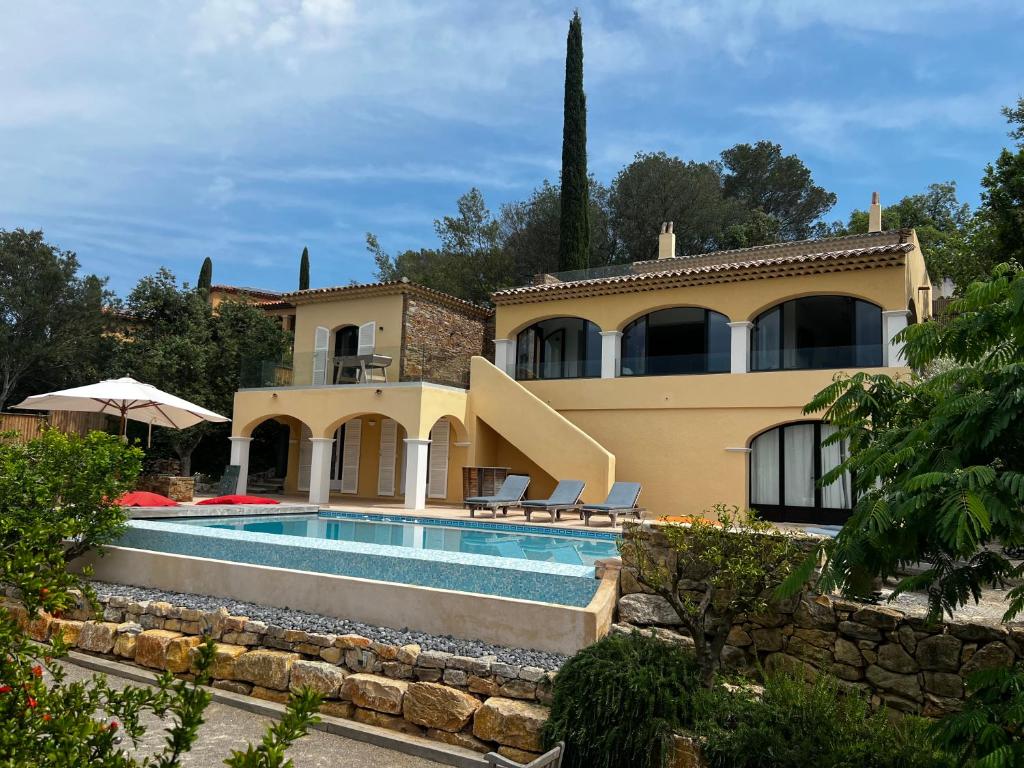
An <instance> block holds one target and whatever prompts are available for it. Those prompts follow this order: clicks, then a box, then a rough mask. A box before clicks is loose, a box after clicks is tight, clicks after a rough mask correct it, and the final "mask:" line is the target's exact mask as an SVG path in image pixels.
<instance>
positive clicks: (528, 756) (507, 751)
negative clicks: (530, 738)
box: [498, 745, 540, 765]
mask: <svg viewBox="0 0 1024 768" xmlns="http://www.w3.org/2000/svg"><path fill="white" fill-rule="evenodd" d="M498 754H499V755H501V756H502V757H507V758H508V759H509V760H513V761H515V762H517V763H521V764H522V765H529V764H530V763H532V762H533V761H534V760H536V759H537V758H538V757H540V753H539V752H530V751H529V750H527V749H516V748H515V747H506V746H504V745H502V746H500V747H498Z"/></svg>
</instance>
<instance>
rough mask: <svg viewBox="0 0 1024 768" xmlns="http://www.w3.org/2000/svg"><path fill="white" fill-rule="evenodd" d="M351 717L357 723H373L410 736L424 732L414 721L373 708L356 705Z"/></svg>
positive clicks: (421, 734) (423, 733) (420, 734)
mask: <svg viewBox="0 0 1024 768" xmlns="http://www.w3.org/2000/svg"><path fill="white" fill-rule="evenodd" d="M352 719H353V720H355V721H356V722H357V723H365V724H366V725H375V726H377V727H378V728H387V729H388V730H391V731H398V732H399V733H407V734H409V735H410V736H424V735H425V734H426V731H424V730H423V729H422V728H421V727H420V726H418V725H416V724H415V723H410V722H409V721H408V720H406V719H405V718H403V717H401V716H397V715H389V714H386V713H384V712H378V711H376V710H373V709H362V708H360V707H356V708H355V711H354V712H353V713H352Z"/></svg>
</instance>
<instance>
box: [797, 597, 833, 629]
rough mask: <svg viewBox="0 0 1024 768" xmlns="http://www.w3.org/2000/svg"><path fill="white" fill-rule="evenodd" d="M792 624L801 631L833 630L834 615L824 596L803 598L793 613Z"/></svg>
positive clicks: (829, 602)
mask: <svg viewBox="0 0 1024 768" xmlns="http://www.w3.org/2000/svg"><path fill="white" fill-rule="evenodd" d="M793 623H794V624H795V625H796V626H798V627H801V628H803V629H834V628H835V626H836V614H835V611H834V610H833V609H832V603H831V601H830V600H829V599H828V598H827V597H824V596H821V595H819V596H817V597H813V598H812V597H810V596H808V597H805V598H803V599H802V600H801V601H800V604H799V605H798V606H797V608H796V611H795V612H794V613H793Z"/></svg>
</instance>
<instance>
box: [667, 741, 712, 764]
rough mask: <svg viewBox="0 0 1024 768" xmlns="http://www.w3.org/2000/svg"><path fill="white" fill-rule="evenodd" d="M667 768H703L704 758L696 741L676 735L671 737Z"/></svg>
mask: <svg viewBox="0 0 1024 768" xmlns="http://www.w3.org/2000/svg"><path fill="white" fill-rule="evenodd" d="M668 768H705V763H704V758H703V756H702V755H701V751H700V744H698V742H697V740H696V739H692V738H690V737H689V736H681V735H678V734H677V735H675V736H673V737H672V754H671V755H669V758H668Z"/></svg>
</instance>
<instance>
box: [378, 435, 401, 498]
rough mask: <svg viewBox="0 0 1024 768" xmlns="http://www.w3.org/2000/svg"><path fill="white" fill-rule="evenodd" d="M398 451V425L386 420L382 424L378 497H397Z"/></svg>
mask: <svg viewBox="0 0 1024 768" xmlns="http://www.w3.org/2000/svg"><path fill="white" fill-rule="evenodd" d="M397 449H398V423H397V422H396V421H395V420H394V419H384V420H383V421H381V423H380V468H379V470H378V472H377V495H378V496H394V495H395V457H396V452H397Z"/></svg>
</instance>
